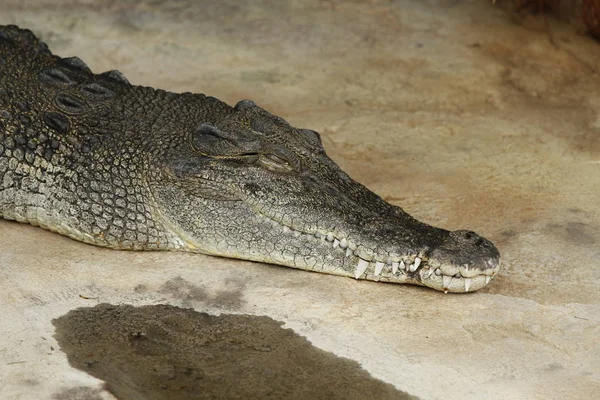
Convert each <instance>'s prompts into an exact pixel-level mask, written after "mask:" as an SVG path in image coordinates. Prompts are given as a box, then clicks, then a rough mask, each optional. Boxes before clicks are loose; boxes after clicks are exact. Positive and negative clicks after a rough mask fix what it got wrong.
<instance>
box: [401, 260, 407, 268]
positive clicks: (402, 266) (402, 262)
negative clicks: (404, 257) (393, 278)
mask: <svg viewBox="0 0 600 400" xmlns="http://www.w3.org/2000/svg"><path fill="white" fill-rule="evenodd" d="M400 269H401V270H406V265H404V261H400Z"/></svg>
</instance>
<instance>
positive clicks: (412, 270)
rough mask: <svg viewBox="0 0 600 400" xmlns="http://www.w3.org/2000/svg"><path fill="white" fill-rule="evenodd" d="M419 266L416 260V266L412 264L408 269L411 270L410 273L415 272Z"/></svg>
mask: <svg viewBox="0 0 600 400" xmlns="http://www.w3.org/2000/svg"><path fill="white" fill-rule="evenodd" d="M418 266H419V264H417V261H416V260H415V262H414V264H410V265H409V267H408V269H409V270H410V272H415V271H416V270H417V267H418Z"/></svg>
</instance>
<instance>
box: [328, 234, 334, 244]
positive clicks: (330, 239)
mask: <svg viewBox="0 0 600 400" xmlns="http://www.w3.org/2000/svg"><path fill="white" fill-rule="evenodd" d="M327 241H328V242H333V233H331V232H329V233H328V234H327Z"/></svg>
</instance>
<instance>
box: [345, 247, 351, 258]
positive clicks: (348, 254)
mask: <svg viewBox="0 0 600 400" xmlns="http://www.w3.org/2000/svg"><path fill="white" fill-rule="evenodd" d="M351 255H352V250H350V249H346V257H350V256H351Z"/></svg>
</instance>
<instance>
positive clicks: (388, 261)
mask: <svg viewBox="0 0 600 400" xmlns="http://www.w3.org/2000/svg"><path fill="white" fill-rule="evenodd" d="M385 263H386V264H387V265H392V257H388V259H387V261H386V262H385Z"/></svg>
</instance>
